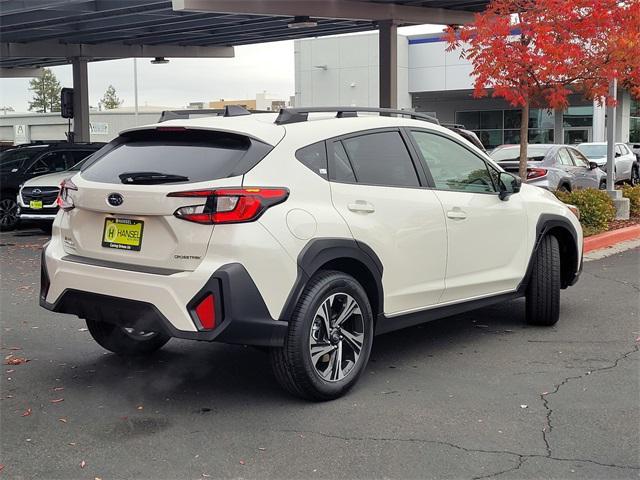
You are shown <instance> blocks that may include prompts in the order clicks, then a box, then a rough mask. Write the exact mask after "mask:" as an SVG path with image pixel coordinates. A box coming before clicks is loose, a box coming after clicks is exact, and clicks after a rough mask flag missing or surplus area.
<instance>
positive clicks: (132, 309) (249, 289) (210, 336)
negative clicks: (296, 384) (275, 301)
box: [40, 250, 288, 347]
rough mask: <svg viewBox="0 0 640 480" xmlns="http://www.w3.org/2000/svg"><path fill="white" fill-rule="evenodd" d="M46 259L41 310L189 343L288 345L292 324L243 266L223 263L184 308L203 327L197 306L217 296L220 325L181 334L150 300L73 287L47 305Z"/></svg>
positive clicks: (217, 315)
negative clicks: (276, 314) (272, 307)
mask: <svg viewBox="0 0 640 480" xmlns="http://www.w3.org/2000/svg"><path fill="white" fill-rule="evenodd" d="M43 252H44V250H43ZM42 260H43V261H42V266H41V293H40V306H42V307H44V308H46V309H47V310H50V311H52V312H58V313H69V314H72V315H77V316H78V317H80V318H89V319H91V320H97V321H101V322H106V323H112V324H115V325H120V326H123V327H131V328H135V329H136V330H143V331H158V332H163V333H165V334H167V335H169V336H171V337H176V338H184V339H188V340H204V341H217V342H223V343H234V344H241V345H255V346H264V347H281V346H283V345H284V338H285V335H286V332H287V325H288V324H287V322H285V321H282V320H274V319H273V318H271V316H270V315H269V311H268V310H267V307H266V305H265V303H264V300H263V299H262V296H261V295H260V292H259V291H258V289H257V287H256V286H255V284H254V283H253V280H252V279H251V277H250V276H249V273H248V272H247V271H246V269H245V268H244V267H243V266H242V265H240V264H239V263H231V264H228V265H224V266H222V267H220V268H219V269H218V270H216V271H215V272H214V274H213V275H212V276H211V278H210V279H209V280H208V281H207V283H206V284H205V285H204V286H203V288H202V289H201V290H200V291H199V292H198V293H197V294H196V295H195V296H194V297H193V299H191V301H190V302H189V303H188V304H187V305H186V306H185V309H187V311H188V312H189V314H190V316H191V318H192V320H193V321H194V324H195V325H196V326H199V325H200V323H199V321H198V319H197V316H196V315H195V312H194V306H195V305H196V304H197V303H198V301H199V300H200V299H201V298H203V297H204V296H205V295H207V294H208V293H211V294H213V296H214V298H215V301H216V318H217V325H216V327H215V328H214V329H213V330H210V331H198V332H193V331H185V330H178V329H177V328H175V327H174V326H173V325H172V324H171V322H169V320H168V319H167V318H166V317H165V316H164V315H163V314H162V313H161V312H160V310H158V309H157V308H156V306H155V305H153V304H151V303H148V302H145V301H140V300H130V299H126V298H118V297H112V296H109V295H102V294H99V293H92V292H85V291H80V290H74V289H68V290H65V291H64V292H63V293H62V295H60V297H59V298H58V300H57V301H56V302H55V303H48V302H47V301H46V293H47V292H46V290H48V288H49V275H48V273H47V268H46V264H45V262H44V253H43V256H42ZM45 289H46V290H45Z"/></svg>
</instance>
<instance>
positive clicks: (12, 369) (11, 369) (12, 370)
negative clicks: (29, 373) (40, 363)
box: [7, 368, 15, 373]
mask: <svg viewBox="0 0 640 480" xmlns="http://www.w3.org/2000/svg"><path fill="white" fill-rule="evenodd" d="M13 372H15V369H14V368H10V369H9V370H7V373H13Z"/></svg>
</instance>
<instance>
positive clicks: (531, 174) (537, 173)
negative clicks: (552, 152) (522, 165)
mask: <svg viewBox="0 0 640 480" xmlns="http://www.w3.org/2000/svg"><path fill="white" fill-rule="evenodd" d="M546 174H547V169H546V168H528V169H527V180H531V179H532V178H540V177H544V176H545V175H546Z"/></svg>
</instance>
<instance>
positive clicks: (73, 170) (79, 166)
mask: <svg viewBox="0 0 640 480" xmlns="http://www.w3.org/2000/svg"><path fill="white" fill-rule="evenodd" d="M92 155H93V154H92ZM90 158H91V155H89V156H88V157H87V158H84V159H82V160H80V161H79V162H78V163H76V164H75V165H74V166H73V167H71V168H70V169H69V171H70V172H79V171H80V169H81V168H82V165H84V162H86V161H87V160H89V159H90Z"/></svg>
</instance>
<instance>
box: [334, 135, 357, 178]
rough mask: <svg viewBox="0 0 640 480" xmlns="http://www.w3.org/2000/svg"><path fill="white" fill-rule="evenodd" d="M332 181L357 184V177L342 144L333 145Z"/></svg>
mask: <svg viewBox="0 0 640 480" xmlns="http://www.w3.org/2000/svg"><path fill="white" fill-rule="evenodd" d="M329 174H330V178H331V180H335V181H337V182H355V181H356V177H355V175H354V174H353V169H352V168H351V163H350V162H349V157H348V156H347V152H345V151H344V147H343V146H342V142H339V141H338V142H334V143H333V158H332V159H331V168H330V169H329Z"/></svg>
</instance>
